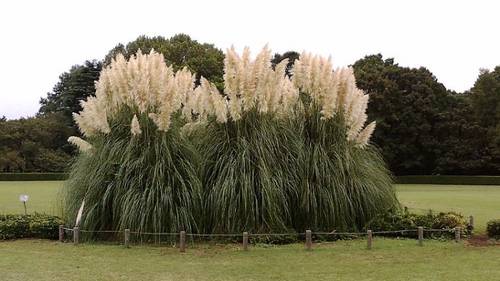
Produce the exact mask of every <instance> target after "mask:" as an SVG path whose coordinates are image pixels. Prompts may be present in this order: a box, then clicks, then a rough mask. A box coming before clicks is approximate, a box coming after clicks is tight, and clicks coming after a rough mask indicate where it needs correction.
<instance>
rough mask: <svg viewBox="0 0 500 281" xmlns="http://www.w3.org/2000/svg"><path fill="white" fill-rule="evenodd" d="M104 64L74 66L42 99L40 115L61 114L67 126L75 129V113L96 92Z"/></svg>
mask: <svg viewBox="0 0 500 281" xmlns="http://www.w3.org/2000/svg"><path fill="white" fill-rule="evenodd" d="M101 69H102V63H101V62H98V61H95V60H93V61H86V62H85V63H83V64H82V65H75V66H73V67H72V68H71V69H70V70H69V71H68V72H64V73H63V74H61V75H60V76H59V82H57V84H56V85H55V86H54V88H53V90H52V92H50V93H47V97H46V98H41V99H40V105H41V106H40V110H39V112H38V113H39V115H44V114H48V113H60V115H58V116H61V117H62V118H63V119H64V122H65V123H66V124H67V125H70V126H72V127H74V123H73V117H72V113H73V112H79V111H80V110H81V109H82V108H81V106H80V101H82V100H85V99H87V97H88V96H90V95H93V94H94V92H95V85H94V82H95V81H97V80H98V79H99V73H100V72H101Z"/></svg>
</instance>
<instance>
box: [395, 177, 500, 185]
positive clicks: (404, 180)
mask: <svg viewBox="0 0 500 281" xmlns="http://www.w3.org/2000/svg"><path fill="white" fill-rule="evenodd" d="M396 182H397V183H401V184H470V185H500V177H499V176H435V175H425V176H399V177H396Z"/></svg>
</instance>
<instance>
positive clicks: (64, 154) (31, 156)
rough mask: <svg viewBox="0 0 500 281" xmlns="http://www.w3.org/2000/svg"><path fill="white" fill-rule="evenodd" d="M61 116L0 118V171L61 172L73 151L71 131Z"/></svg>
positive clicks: (58, 114) (54, 114)
mask: <svg viewBox="0 0 500 281" xmlns="http://www.w3.org/2000/svg"><path fill="white" fill-rule="evenodd" d="M60 114H61V113H48V114H45V115H43V116H39V117H32V118H21V119H18V120H6V119H5V118H2V119H0V172H62V171H65V170H66V167H67V165H68V163H69V160H70V158H71V155H70V154H71V152H72V151H73V148H72V147H71V146H70V145H69V144H68V143H67V142H66V139H67V138H68V137H69V136H70V135H71V134H72V132H73V130H72V128H71V127H70V126H68V125H67V124H66V122H65V121H64V118H63V117H62V116H60Z"/></svg>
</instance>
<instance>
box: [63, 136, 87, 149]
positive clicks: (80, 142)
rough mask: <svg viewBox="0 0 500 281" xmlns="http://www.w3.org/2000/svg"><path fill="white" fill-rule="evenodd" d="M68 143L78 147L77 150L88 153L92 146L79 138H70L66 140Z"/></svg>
mask: <svg viewBox="0 0 500 281" xmlns="http://www.w3.org/2000/svg"><path fill="white" fill-rule="evenodd" d="M68 142H69V143H71V144H72V145H75V146H76V147H78V150H80V151H81V152H90V150H91V149H92V145H91V144H90V143H88V142H86V141H85V140H83V139H81V138H79V137H75V136H71V137H69V138H68Z"/></svg>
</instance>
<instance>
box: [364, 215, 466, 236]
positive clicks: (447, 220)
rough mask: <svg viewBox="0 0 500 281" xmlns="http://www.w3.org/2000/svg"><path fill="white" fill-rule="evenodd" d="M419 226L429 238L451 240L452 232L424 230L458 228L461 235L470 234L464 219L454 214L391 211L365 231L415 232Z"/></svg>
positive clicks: (415, 234)
mask: <svg viewBox="0 0 500 281" xmlns="http://www.w3.org/2000/svg"><path fill="white" fill-rule="evenodd" d="M419 226H421V227H423V228H424V236H425V237H430V238H450V239H451V238H453V237H454V236H455V232H454V231H450V232H427V231H425V229H450V230H451V229H454V228H455V227H460V228H461V229H462V235H463V236H466V235H468V234H469V233H470V226H469V225H468V222H467V220H466V218H465V217H464V216H463V215H461V214H459V213H455V212H446V213H443V212H441V213H437V214H434V213H433V212H432V211H429V212H428V213H427V214H423V215H419V214H414V213H409V212H408V211H407V210H405V211H391V212H388V213H386V214H384V215H381V216H379V217H376V218H375V219H373V220H372V221H371V222H370V223H369V224H368V225H367V227H366V228H367V229H371V230H372V231H397V230H405V229H406V230H416V229H417V228H418V227H419ZM384 236H391V237H417V232H416V231H412V232H400V233H389V234H384Z"/></svg>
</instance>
